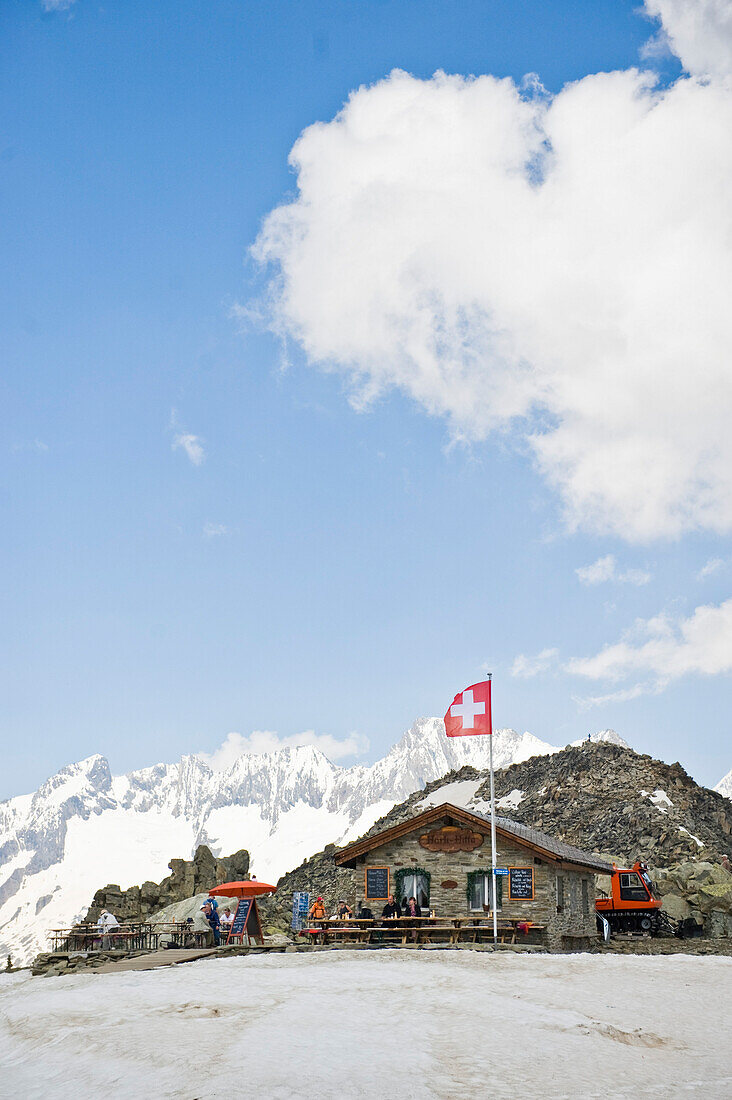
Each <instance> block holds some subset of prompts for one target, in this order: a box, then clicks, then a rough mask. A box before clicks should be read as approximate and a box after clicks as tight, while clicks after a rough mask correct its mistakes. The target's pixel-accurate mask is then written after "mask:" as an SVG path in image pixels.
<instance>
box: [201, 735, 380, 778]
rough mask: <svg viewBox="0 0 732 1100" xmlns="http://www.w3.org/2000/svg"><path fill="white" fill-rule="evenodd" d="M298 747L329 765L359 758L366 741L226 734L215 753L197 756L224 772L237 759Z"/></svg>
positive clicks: (301, 736) (327, 737) (365, 748)
mask: <svg viewBox="0 0 732 1100" xmlns="http://www.w3.org/2000/svg"><path fill="white" fill-rule="evenodd" d="M302 745H312V746H313V747H314V748H316V749H320V751H321V752H322V753H323V754H324V755H325V756H327V757H328V759H329V760H332V761H337V760H342V759H343V758H344V757H348V756H362V755H363V753H365V752H368V748H369V742H368V738H366V737H362V736H361V735H360V734H358V733H351V734H349V736H348V737H343V738H338V737H332V736H331V735H330V734H329V733H315V731H314V730H304V731H303V733H295V734H292V735H291V736H289V737H280V735H279V734H278V733H276V732H275V731H274V730H254V731H253V732H252V733H250V734H249V735H248V736H244V735H243V734H241V733H230V734H228V736H227V737H226V739H225V740H224V741H223V743H222V744H221V745H219V747H218V748H217V749H216V750H215V752H213V753H210V754H209V753H199V756H200V757H201V759H202V760H205V762H206V763H207V764H208V765H209V767H211V768H213V769H214V770H215V771H224V770H225V769H226V768H230V767H231V766H232V764H234V763H235V762H236V761H237V760H238V759H239V757H240V756H248V755H251V754H254V753H256V754H259V753H266V752H276V751H277V750H278V749H285V748H298V747H300V746H302Z"/></svg>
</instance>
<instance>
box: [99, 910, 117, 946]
mask: <svg viewBox="0 0 732 1100" xmlns="http://www.w3.org/2000/svg"><path fill="white" fill-rule="evenodd" d="M115 928H119V921H118V920H117V918H116V917H115V915H114V913H110V912H109V910H108V909H102V911H101V913H100V914H99V920H98V921H97V930H98V931H99V932H100V933H101V936H102V951H108V950H109V949H110V947H111V946H112V937H111V935H110V933H111V932H113V931H114V929H115Z"/></svg>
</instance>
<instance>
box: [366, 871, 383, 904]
mask: <svg viewBox="0 0 732 1100" xmlns="http://www.w3.org/2000/svg"><path fill="white" fill-rule="evenodd" d="M364 897H366V898H368V899H369V900H370V901H386V899H387V898H388V897H389V868H388V867H367V868H366V876H365V882H364Z"/></svg>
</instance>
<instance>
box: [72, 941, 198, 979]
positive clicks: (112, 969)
mask: <svg viewBox="0 0 732 1100" xmlns="http://www.w3.org/2000/svg"><path fill="white" fill-rule="evenodd" d="M215 954H216V948H215V947H207V948H200V949H196V948H179V949H178V950H175V949H171V950H170V951H151V952H150V953H149V954H147V955H137V956H136V957H135V958H134V959H119V961H117V962H108V963H105V964H104V966H97V967H95V968H94V970H93V971H91V973H94V974H121V973H123V972H124V971H127V970H157V969H158V968H159V967H161V966H177V965H178V963H186V962H194V960H195V959H205V958H207V957H208V956H209V955H215Z"/></svg>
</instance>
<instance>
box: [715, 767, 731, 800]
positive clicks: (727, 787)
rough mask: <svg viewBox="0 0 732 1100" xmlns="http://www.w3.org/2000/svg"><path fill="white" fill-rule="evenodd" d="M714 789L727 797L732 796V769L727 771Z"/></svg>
mask: <svg viewBox="0 0 732 1100" xmlns="http://www.w3.org/2000/svg"><path fill="white" fill-rule="evenodd" d="M714 789H715V791H718V792H719V794H723V795H724V797H725V798H732V771H729V772H727V774H726V775H725V776H724V777H723V778H722V779H720V781H719V783H717V786H716V787H715V788H714Z"/></svg>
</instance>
